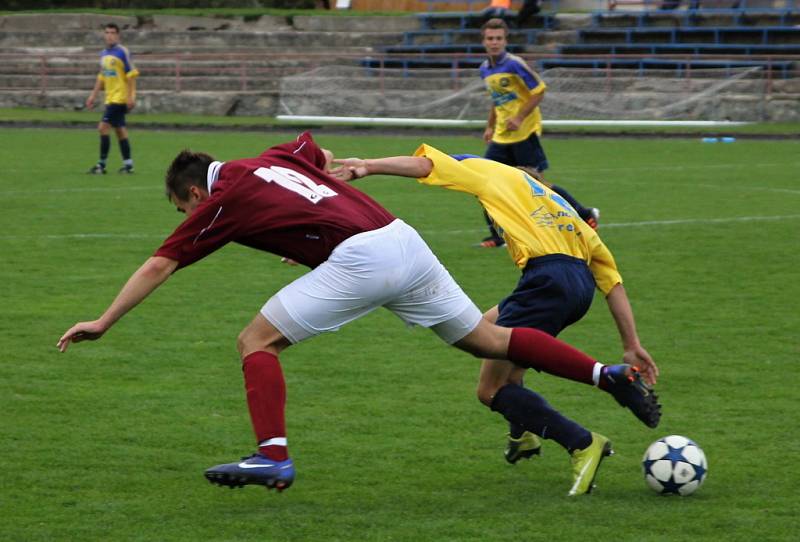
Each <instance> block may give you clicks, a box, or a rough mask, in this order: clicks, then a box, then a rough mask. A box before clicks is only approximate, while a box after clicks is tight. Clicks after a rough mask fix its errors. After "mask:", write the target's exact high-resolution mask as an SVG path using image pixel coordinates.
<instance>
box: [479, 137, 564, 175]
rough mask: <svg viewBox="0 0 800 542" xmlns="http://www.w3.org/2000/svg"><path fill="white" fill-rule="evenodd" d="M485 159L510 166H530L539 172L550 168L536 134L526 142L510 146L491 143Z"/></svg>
mask: <svg viewBox="0 0 800 542" xmlns="http://www.w3.org/2000/svg"><path fill="white" fill-rule="evenodd" d="M483 157H484V158H488V159H489V160H494V161H495V162H500V163H502V164H507V165H509V166H529V167H532V168H536V169H537V170H539V171H544V170H546V169H547V168H548V167H550V165H549V164H548V163H547V156H545V155H544V149H543V148H542V144H541V143H539V137H538V136H537V135H536V134H531V136H530V137H529V138H528V139H526V140H524V141H519V142H517V143H509V144H508V145H501V144H500V143H495V142H494V141H491V142H489V146H488V147H487V148H486V154H484V156H483Z"/></svg>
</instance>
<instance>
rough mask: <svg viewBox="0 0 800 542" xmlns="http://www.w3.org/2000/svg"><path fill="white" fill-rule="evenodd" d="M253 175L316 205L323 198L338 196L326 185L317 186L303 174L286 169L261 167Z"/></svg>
mask: <svg viewBox="0 0 800 542" xmlns="http://www.w3.org/2000/svg"><path fill="white" fill-rule="evenodd" d="M253 174H255V175H257V176H258V177H261V178H262V179H264V180H265V181H266V182H268V183H275V184H277V185H279V186H282V187H283V188H285V189H286V190H291V191H292V192H294V193H295V194H299V195H301V196H303V197H304V198H306V199H307V200H308V201H310V202H311V203H314V204H316V203H319V202H320V201H322V198H330V197H333V196H337V195H338V194H337V193H336V192H334V191H333V190H331V189H330V188H328V187H327V186H325V185H324V184H317V183H315V182H314V181H312V180H311V179H309V178H308V177H306V176H305V175H303V174H302V173H299V172H297V171H294V170H293V169H289V168H285V167H280V166H270V167H268V168H265V167H260V168H258V169H257V170H255V171H254V172H253Z"/></svg>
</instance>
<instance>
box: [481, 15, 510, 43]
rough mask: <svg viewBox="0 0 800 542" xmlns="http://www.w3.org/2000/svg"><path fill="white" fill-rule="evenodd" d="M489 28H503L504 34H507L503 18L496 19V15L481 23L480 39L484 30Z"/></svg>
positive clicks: (506, 26)
mask: <svg viewBox="0 0 800 542" xmlns="http://www.w3.org/2000/svg"><path fill="white" fill-rule="evenodd" d="M489 28H491V29H493V30H494V29H497V28H502V29H503V30H505V33H506V36H508V25H507V24H506V22H505V21H504V20H503V19H498V18H497V17H495V18H494V19H489V20H488V21H486V22H485V23H483V25H482V26H481V39H483V34H484V30H487V29H489Z"/></svg>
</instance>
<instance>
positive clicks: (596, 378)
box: [592, 361, 605, 386]
mask: <svg viewBox="0 0 800 542" xmlns="http://www.w3.org/2000/svg"><path fill="white" fill-rule="evenodd" d="M603 367H605V365H603V364H602V363H600V362H597V361H596V362H594V368H593V369H592V384H594V385H595V386H599V385H600V371H602V370H603Z"/></svg>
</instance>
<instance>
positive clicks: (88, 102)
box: [86, 96, 94, 109]
mask: <svg viewBox="0 0 800 542" xmlns="http://www.w3.org/2000/svg"><path fill="white" fill-rule="evenodd" d="M93 107H94V98H93V97H92V96H89V97H88V98H86V109H92V108H93Z"/></svg>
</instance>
